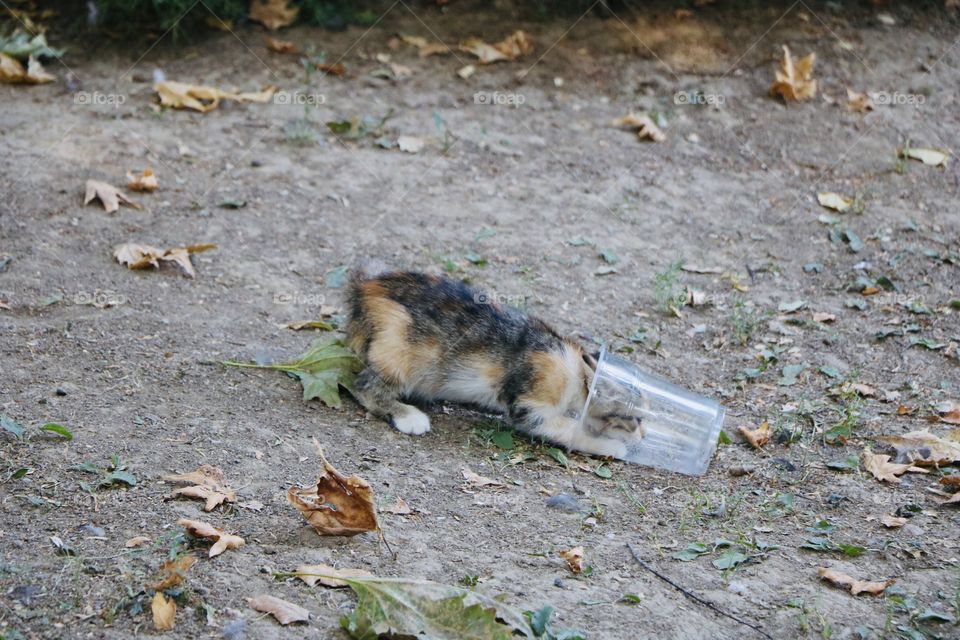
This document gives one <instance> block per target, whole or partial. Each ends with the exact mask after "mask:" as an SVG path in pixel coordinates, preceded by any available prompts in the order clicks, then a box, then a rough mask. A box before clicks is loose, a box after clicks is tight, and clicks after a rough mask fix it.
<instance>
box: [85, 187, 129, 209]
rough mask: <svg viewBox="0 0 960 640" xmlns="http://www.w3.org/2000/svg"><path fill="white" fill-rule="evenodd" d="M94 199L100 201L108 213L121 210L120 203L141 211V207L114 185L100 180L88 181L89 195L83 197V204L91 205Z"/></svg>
mask: <svg viewBox="0 0 960 640" xmlns="http://www.w3.org/2000/svg"><path fill="white" fill-rule="evenodd" d="M94 198H97V199H98V200H100V204H102V205H103V208H104V210H105V211H106V212H107V213H113V212H114V211H117V210H119V209H120V203H121V202H122V203H124V204H128V205H130V206H131V207H133V208H134V209H139V208H140V205H138V204H137V203H135V202H134V201H133V200H131V199H130V198H128V197H127V196H126V195H125V194H124V193H123V191H120V189H117V188H116V187H114V186H113V185H110V184H107V183H106V182H101V181H99V180H87V193H86V194H85V195H84V197H83V204H90V203H91V202H92V201H93V199H94Z"/></svg>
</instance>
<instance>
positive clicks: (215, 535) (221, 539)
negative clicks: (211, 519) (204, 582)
mask: <svg viewBox="0 0 960 640" xmlns="http://www.w3.org/2000/svg"><path fill="white" fill-rule="evenodd" d="M177 524H179V525H180V526H182V527H184V528H185V529H186V530H187V533H189V534H190V535H191V536H193V537H194V538H205V539H207V540H213V546H212V547H210V552H209V554H208V556H207V557H209V558H212V557H214V556H218V555H220V554H221V553H223V552H224V551H226V550H227V549H239V548H240V547H242V546H243V545H244V540H243V538H241V537H240V536H237V535H233V534H232V533H226V532H225V531H221V530H220V529H217V528H216V527H214V526H213V525H210V524H207V523H206V522H200V521H199V520H187V519H186V518H181V519H180V520H177Z"/></svg>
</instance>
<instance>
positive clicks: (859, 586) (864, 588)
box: [817, 567, 896, 596]
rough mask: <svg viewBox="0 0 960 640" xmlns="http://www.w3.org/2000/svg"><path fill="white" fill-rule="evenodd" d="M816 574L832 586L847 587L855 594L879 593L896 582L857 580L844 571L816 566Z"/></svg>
mask: <svg viewBox="0 0 960 640" xmlns="http://www.w3.org/2000/svg"><path fill="white" fill-rule="evenodd" d="M817 575H819V576H820V578H821V579H822V580H826V581H828V582H830V583H831V584H833V585H834V586H837V587H840V588H842V589H849V591H850V593H852V594H853V595H855V596H856V595H859V594H861V593H869V594H871V595H874V596H876V595H880V594H881V593H883V592H884V590H885V589H886V588H887V587H889V586H890V585H892V584H893V583H894V582H896V580H884V581H883V582H871V581H868V580H857V579H855V578H851V577H850V576H848V575H847V574H845V573H841V572H839V571H835V570H833V569H828V568H826V567H820V568H818V569H817Z"/></svg>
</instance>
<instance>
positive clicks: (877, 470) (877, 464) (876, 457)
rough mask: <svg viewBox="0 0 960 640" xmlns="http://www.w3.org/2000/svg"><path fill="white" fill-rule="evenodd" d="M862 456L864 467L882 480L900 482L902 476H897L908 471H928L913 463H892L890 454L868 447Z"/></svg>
mask: <svg viewBox="0 0 960 640" xmlns="http://www.w3.org/2000/svg"><path fill="white" fill-rule="evenodd" d="M862 458H863V468H864V469H866V470H867V471H869V472H870V473H872V474H873V477H874V478H876V479H877V480H880V481H881V482H891V483H893V484H900V478H898V477H897V476H899V475H902V474H904V473H906V472H908V471H910V472H913V473H927V470H926V469H921V468H920V467H915V466H913V465H912V464H895V463H892V462H890V456H888V455H886V454H879V453H871V452H870V450H868V449H864V451H863V454H862Z"/></svg>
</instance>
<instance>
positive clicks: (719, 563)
mask: <svg viewBox="0 0 960 640" xmlns="http://www.w3.org/2000/svg"><path fill="white" fill-rule="evenodd" d="M749 559H750V556H748V555H747V554H745V553H741V552H740V551H736V550H735V549H731V550H729V551H725V552H724V553H722V554H721V555H720V557H718V558H717V559H716V560H714V561H713V562H712V563H711V564H713V566H714V567H715V568H717V569H720V570H721V571H726V570H728V569H736V568H737V567H739V566H740V565H742V564H743V563H744V562H746V561H747V560H749Z"/></svg>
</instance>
